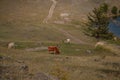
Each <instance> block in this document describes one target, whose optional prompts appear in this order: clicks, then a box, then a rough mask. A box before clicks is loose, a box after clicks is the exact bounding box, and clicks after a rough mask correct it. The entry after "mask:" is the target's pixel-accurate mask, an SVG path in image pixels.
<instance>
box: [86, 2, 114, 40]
mask: <svg viewBox="0 0 120 80" xmlns="http://www.w3.org/2000/svg"><path fill="white" fill-rule="evenodd" d="M107 12H108V5H107V4H103V5H100V7H98V8H94V9H93V11H92V13H89V15H88V23H87V26H88V29H87V30H88V31H87V32H88V35H90V36H93V37H95V38H96V39H100V38H102V39H109V38H111V37H112V34H111V33H109V29H108V24H109V18H108V17H107Z"/></svg>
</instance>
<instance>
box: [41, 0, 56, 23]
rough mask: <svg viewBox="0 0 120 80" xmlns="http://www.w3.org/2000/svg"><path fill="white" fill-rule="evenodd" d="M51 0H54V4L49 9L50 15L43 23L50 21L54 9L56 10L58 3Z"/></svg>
mask: <svg viewBox="0 0 120 80" xmlns="http://www.w3.org/2000/svg"><path fill="white" fill-rule="evenodd" d="M50 1H52V2H53V3H52V6H51V7H50V9H49V13H48V16H47V17H46V18H45V19H44V20H43V23H48V20H49V19H51V18H52V16H53V13H54V10H55V8H56V5H57V1H56V0H50Z"/></svg>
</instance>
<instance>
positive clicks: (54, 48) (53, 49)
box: [48, 46, 60, 54]
mask: <svg viewBox="0 0 120 80" xmlns="http://www.w3.org/2000/svg"><path fill="white" fill-rule="evenodd" d="M48 51H49V53H51V52H52V53H54V54H60V52H59V49H58V47H56V46H49V47H48Z"/></svg>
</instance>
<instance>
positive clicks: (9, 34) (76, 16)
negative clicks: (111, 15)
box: [0, 0, 120, 80]
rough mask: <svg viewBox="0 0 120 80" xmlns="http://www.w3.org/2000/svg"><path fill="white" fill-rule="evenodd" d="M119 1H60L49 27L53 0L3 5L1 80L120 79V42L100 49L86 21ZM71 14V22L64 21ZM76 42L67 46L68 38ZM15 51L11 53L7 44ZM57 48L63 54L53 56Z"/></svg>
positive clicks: (7, 0) (0, 1)
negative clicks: (98, 9) (86, 31)
mask: <svg viewBox="0 0 120 80" xmlns="http://www.w3.org/2000/svg"><path fill="white" fill-rule="evenodd" d="M103 2H107V3H108V4H109V5H117V6H120V5H119V2H120V0H58V3H57V6H56V8H55V11H54V14H53V16H52V18H51V19H50V23H48V24H44V23H43V20H44V19H45V18H46V16H47V15H48V12H49V9H50V7H51V5H52V2H51V1H50V0H0V80H119V79H120V62H119V61H120V56H119V55H120V51H119V49H120V47H119V43H120V41H119V40H118V41H107V42H106V43H105V45H104V46H102V47H97V48H95V44H96V42H97V40H96V39H94V38H91V37H88V36H86V35H85V34H84V26H83V25H82V23H81V21H84V20H86V15H87V14H88V13H89V12H91V10H92V9H93V8H94V7H95V6H98V5H99V4H101V3H103ZM62 13H68V14H70V15H69V17H68V18H69V19H70V20H71V22H69V23H67V22H66V23H65V24H54V21H64V20H63V18H61V17H60V15H61V14H62ZM68 38H69V39H70V40H71V43H70V44H69V43H65V40H66V39H68ZM9 42H15V47H14V48H12V49H8V48H7V47H8V43H9ZM56 45H57V46H58V47H59V50H60V53H61V54H60V55H54V54H49V52H48V50H47V48H48V46H56Z"/></svg>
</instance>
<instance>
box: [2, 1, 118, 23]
mask: <svg viewBox="0 0 120 80" xmlns="http://www.w3.org/2000/svg"><path fill="white" fill-rule="evenodd" d="M57 2H58V4H57V5H56V9H55V11H54V13H53V15H54V16H53V20H56V19H61V18H60V14H61V13H68V14H70V18H72V19H78V20H80V19H82V18H84V17H85V16H86V14H88V13H89V12H90V11H91V10H92V9H93V7H95V6H97V5H99V4H101V3H103V2H106V3H108V4H110V5H118V6H119V2H120V0H58V1H57ZM51 4H52V2H51V1H50V0H0V21H3V20H4V21H11V20H30V21H39V22H42V21H43V20H44V19H45V17H46V16H47V15H48V12H49V9H50V7H51Z"/></svg>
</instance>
